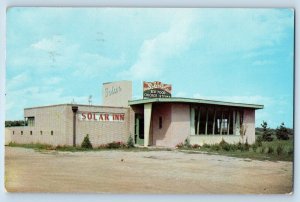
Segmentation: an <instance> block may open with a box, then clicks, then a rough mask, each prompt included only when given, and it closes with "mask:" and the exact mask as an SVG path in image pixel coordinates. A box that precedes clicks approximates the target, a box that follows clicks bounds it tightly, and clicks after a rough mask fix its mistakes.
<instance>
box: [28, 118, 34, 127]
mask: <svg viewBox="0 0 300 202" xmlns="http://www.w3.org/2000/svg"><path fill="white" fill-rule="evenodd" d="M27 125H28V126H34V116H31V117H27Z"/></svg>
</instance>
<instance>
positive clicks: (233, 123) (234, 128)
mask: <svg viewBox="0 0 300 202" xmlns="http://www.w3.org/2000/svg"><path fill="white" fill-rule="evenodd" d="M232 130H233V132H232V133H233V135H235V131H236V122H235V110H233V111H232Z"/></svg>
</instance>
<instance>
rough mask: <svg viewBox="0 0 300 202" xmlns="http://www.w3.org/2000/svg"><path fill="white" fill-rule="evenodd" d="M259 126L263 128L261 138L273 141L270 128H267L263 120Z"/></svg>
mask: <svg viewBox="0 0 300 202" xmlns="http://www.w3.org/2000/svg"><path fill="white" fill-rule="evenodd" d="M261 127H262V128H263V134H262V140H263V141H268V142H271V141H273V137H272V132H271V131H270V128H268V123H267V122H266V121H263V123H262V124H261Z"/></svg>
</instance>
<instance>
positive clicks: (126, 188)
mask: <svg viewBox="0 0 300 202" xmlns="http://www.w3.org/2000/svg"><path fill="white" fill-rule="evenodd" d="M292 165H293V164H292V162H281V161H278V162H271V161H256V160H251V161H248V160H246V161H245V159H241V158H234V157H227V156H219V155H207V154H200V153H197V154H187V153H183V152H178V151H143V152H142V151H141V152H126V151H116V150H112V151H97V152H74V153H72V152H57V151H50V152H48V151H46V152H37V151H34V150H32V149H24V148H17V147H6V148H5V182H6V183H5V186H6V189H7V191H9V192H98V193H165V194H168V193H180V194H201V193H204V194H224V193H228V194H229V193H230V194H235V193H245V194H251V193H255V194H260V193H267V194H280V193H290V192H291V191H292V179H293V178H292V173H293V172H292V167H293V166H292Z"/></svg>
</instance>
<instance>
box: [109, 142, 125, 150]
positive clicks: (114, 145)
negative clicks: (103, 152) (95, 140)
mask: <svg viewBox="0 0 300 202" xmlns="http://www.w3.org/2000/svg"><path fill="white" fill-rule="evenodd" d="M125 146H126V145H125V144H124V143H123V142H116V141H113V142H110V143H108V144H107V146H106V148H108V149H119V148H124V147H125Z"/></svg>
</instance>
